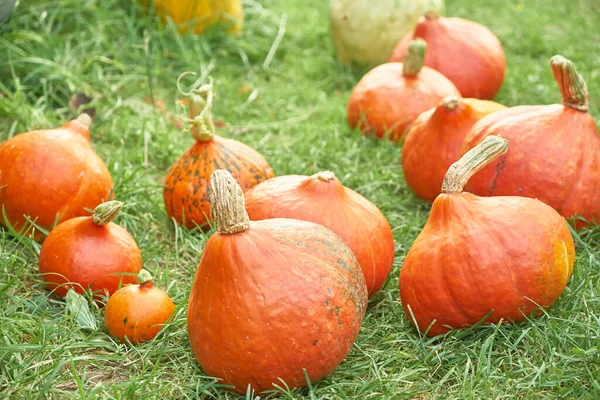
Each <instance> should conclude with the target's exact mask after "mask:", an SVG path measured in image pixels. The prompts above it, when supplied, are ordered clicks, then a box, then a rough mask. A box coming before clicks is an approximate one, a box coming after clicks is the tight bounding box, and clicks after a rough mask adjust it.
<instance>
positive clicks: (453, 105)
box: [442, 96, 459, 111]
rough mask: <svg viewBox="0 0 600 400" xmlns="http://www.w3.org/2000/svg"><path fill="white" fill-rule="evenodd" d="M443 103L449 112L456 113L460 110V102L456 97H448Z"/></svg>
mask: <svg viewBox="0 0 600 400" xmlns="http://www.w3.org/2000/svg"><path fill="white" fill-rule="evenodd" d="M442 103H443V104H444V108H445V109H446V110H447V111H454V110H456V109H457V108H458V103H459V100H458V97H456V96H448V97H446V98H444V100H442Z"/></svg>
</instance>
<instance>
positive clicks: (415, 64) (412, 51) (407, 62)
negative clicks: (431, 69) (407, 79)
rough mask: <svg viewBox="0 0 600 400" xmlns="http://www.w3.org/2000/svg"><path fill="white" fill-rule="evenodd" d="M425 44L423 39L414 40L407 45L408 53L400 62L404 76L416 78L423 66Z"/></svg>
mask: <svg viewBox="0 0 600 400" xmlns="http://www.w3.org/2000/svg"><path fill="white" fill-rule="evenodd" d="M426 50H427V42H426V41H424V40H423V39H415V40H412V41H411V42H410V44H409V45H408V52H407V53H406V56H405V57H404V61H403V62H402V72H403V74H404V76H417V74H418V73H419V72H420V71H421V68H423V64H425V51H426Z"/></svg>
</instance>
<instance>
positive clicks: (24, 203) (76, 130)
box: [0, 113, 113, 240]
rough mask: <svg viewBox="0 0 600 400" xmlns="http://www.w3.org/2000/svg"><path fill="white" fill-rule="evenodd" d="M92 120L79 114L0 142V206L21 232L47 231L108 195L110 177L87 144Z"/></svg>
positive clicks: (38, 235) (39, 236)
mask: <svg viewBox="0 0 600 400" xmlns="http://www.w3.org/2000/svg"><path fill="white" fill-rule="evenodd" d="M91 123H92V119H91V118H90V117H89V116H88V115H87V114H85V113H84V114H81V115H80V116H79V117H77V118H76V119H74V120H72V121H69V122H67V123H66V124H64V125H63V126H61V127H60V128H57V129H48V130H37V131H32V132H26V133H22V134H20V135H17V136H14V137H13V138H11V139H9V140H7V141H5V142H4V143H2V144H0V209H3V210H4V214H5V215H6V217H7V221H5V220H4V218H1V217H0V223H2V224H3V225H6V222H8V224H10V226H11V227H12V228H13V229H14V230H15V231H16V232H17V233H20V234H22V235H28V236H29V235H31V234H33V237H34V239H35V240H42V239H43V238H44V236H45V235H44V233H42V232H40V231H39V230H34V229H33V228H32V227H31V226H30V225H29V223H28V221H27V217H29V218H30V219H31V220H33V221H34V222H35V224H36V225H38V226H40V227H42V228H44V229H46V230H50V229H52V228H53V227H54V225H55V224H60V223H61V222H63V221H66V220H68V219H69V218H73V217H79V216H84V215H87V214H88V212H87V211H86V209H91V208H94V207H96V206H97V205H98V204H100V203H102V202H103V201H107V200H110V197H111V191H112V189H113V181H112V178H111V176H110V173H109V172H108V169H107V168H106V166H105V165H104V163H103V162H102V160H101V159H100V157H98V155H97V154H96V152H95V151H94V149H92V146H91V145H90V125H91Z"/></svg>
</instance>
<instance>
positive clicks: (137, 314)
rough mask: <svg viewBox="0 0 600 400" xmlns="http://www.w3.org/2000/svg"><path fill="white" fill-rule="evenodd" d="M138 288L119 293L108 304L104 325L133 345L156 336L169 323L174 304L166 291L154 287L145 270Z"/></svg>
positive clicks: (124, 288) (122, 290) (114, 335)
mask: <svg viewBox="0 0 600 400" xmlns="http://www.w3.org/2000/svg"><path fill="white" fill-rule="evenodd" d="M137 282H138V284H137V285H128V286H125V287H122V288H121V289H119V290H117V291H116V292H115V293H114V294H113V295H112V296H110V298H109V299H108V302H107V303H106V308H105V310H104V322H105V324H106V328H107V329H108V332H109V333H110V335H111V336H112V337H115V338H117V339H119V340H120V341H122V342H124V341H125V337H127V339H129V341H130V342H131V343H133V344H138V343H144V342H147V341H149V340H151V339H152V338H154V336H156V335H157V334H158V332H159V331H160V330H161V328H162V325H163V324H164V323H165V322H167V321H168V320H169V318H170V317H171V315H172V314H173V311H174V310H175V304H173V301H172V300H171V298H170V297H169V295H168V294H166V293H165V292H164V291H163V290H161V289H159V288H157V287H154V286H153V285H152V275H150V273H149V272H148V271H146V270H145V269H142V270H141V271H140V273H139V274H138V276H137Z"/></svg>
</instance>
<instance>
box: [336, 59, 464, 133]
mask: <svg viewBox="0 0 600 400" xmlns="http://www.w3.org/2000/svg"><path fill="white" fill-rule="evenodd" d="M428 53H429V52H428ZM446 96H459V97H460V93H459V91H458V89H456V87H455V86H454V85H453V84H452V82H450V81H449V80H448V79H447V78H446V77H444V76H443V75H442V74H440V73H439V72H437V71H434V70H432V69H430V68H427V67H423V69H421V71H420V72H419V74H418V75H417V76H415V77H405V76H404V75H403V72H402V63H387V64H382V65H380V66H378V67H376V68H374V69H372V70H371V71H369V72H368V73H367V74H366V75H365V76H363V77H362V79H361V80H360V81H359V82H358V84H357V85H356V87H355V88H354V90H353V91H352V94H351V95H350V100H349V101H348V109H347V115H348V124H349V125H350V127H351V128H356V127H359V128H360V129H361V131H362V132H363V134H365V135H375V136H377V137H378V138H379V139H382V138H384V136H385V134H386V132H387V131H388V130H391V132H390V134H389V139H390V140H393V141H397V140H399V139H400V138H401V137H402V134H403V133H404V130H405V129H406V127H407V126H408V125H409V124H410V123H411V122H412V121H414V119H415V118H417V117H418V116H419V114H421V113H422V112H424V111H427V110H429V109H430V108H433V107H435V106H436V105H437V104H438V103H439V102H440V100H442V99H443V98H444V97H446Z"/></svg>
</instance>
